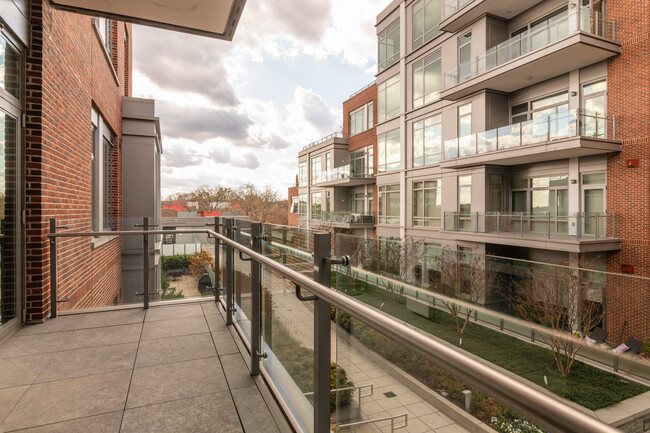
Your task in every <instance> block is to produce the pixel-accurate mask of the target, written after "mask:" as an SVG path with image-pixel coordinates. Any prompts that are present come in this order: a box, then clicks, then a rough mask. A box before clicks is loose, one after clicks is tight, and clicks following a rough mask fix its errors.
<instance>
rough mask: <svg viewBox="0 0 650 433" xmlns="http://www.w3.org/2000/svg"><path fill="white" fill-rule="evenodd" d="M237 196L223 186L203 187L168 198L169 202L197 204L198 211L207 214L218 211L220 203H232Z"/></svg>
mask: <svg viewBox="0 0 650 433" xmlns="http://www.w3.org/2000/svg"><path fill="white" fill-rule="evenodd" d="M236 197H237V195H236V194H235V192H234V191H233V190H232V189H231V188H226V187H221V186H216V187H212V186H208V185H202V186H200V187H198V188H196V189H195V190H194V191H190V192H184V193H177V194H173V195H170V196H168V197H167V200H184V201H186V202H196V203H197V204H198V209H197V210H198V211H199V212H205V211H210V210H217V206H218V204H219V203H230V202H232V201H233V200H235V198H236Z"/></svg>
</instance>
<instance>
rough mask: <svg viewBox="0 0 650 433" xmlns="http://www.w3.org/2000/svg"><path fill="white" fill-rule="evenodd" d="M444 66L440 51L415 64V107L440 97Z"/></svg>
mask: <svg viewBox="0 0 650 433" xmlns="http://www.w3.org/2000/svg"><path fill="white" fill-rule="evenodd" d="M441 89H442V66H441V60H440V51H436V52H435V53H433V54H431V55H430V56H428V57H426V58H424V59H422V60H420V61H418V62H415V63H414V64H413V107H420V106H422V105H424V104H428V103H430V102H433V101H435V100H437V99H440V90H441Z"/></svg>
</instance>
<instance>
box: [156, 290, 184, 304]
mask: <svg viewBox="0 0 650 433" xmlns="http://www.w3.org/2000/svg"><path fill="white" fill-rule="evenodd" d="M184 297H185V295H184V294H183V291H182V290H180V291H176V287H168V288H167V289H163V291H162V295H161V296H160V298H161V299H162V300H163V301H166V300H168V299H182V298H184Z"/></svg>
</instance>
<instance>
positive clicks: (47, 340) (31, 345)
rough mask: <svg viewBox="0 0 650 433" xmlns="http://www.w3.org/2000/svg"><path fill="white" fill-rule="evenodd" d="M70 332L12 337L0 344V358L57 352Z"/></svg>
mask: <svg viewBox="0 0 650 433" xmlns="http://www.w3.org/2000/svg"><path fill="white" fill-rule="evenodd" d="M71 335H72V331H66V332H52V333H47V334H38V335H26V336H24V337H19V336H17V335H16V336H14V337H11V338H10V339H8V340H7V341H5V342H4V343H2V344H0V358H10V357H14V356H27V355H36V354H39V353H51V352H56V351H57V350H59V348H60V347H61V346H63V344H64V343H65V342H66V341H67V340H68V338H70V336H71Z"/></svg>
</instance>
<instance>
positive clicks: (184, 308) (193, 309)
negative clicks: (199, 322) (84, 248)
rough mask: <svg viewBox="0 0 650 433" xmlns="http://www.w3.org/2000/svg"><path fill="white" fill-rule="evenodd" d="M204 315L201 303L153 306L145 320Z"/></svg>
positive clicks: (152, 320)
mask: <svg viewBox="0 0 650 433" xmlns="http://www.w3.org/2000/svg"><path fill="white" fill-rule="evenodd" d="M194 316H203V309H202V308H201V304H189V305H177V306H164V307H152V308H150V309H149V310H148V311H147V316H146V318H145V322H155V321H156V320H170V319H181V318H183V317H194Z"/></svg>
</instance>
